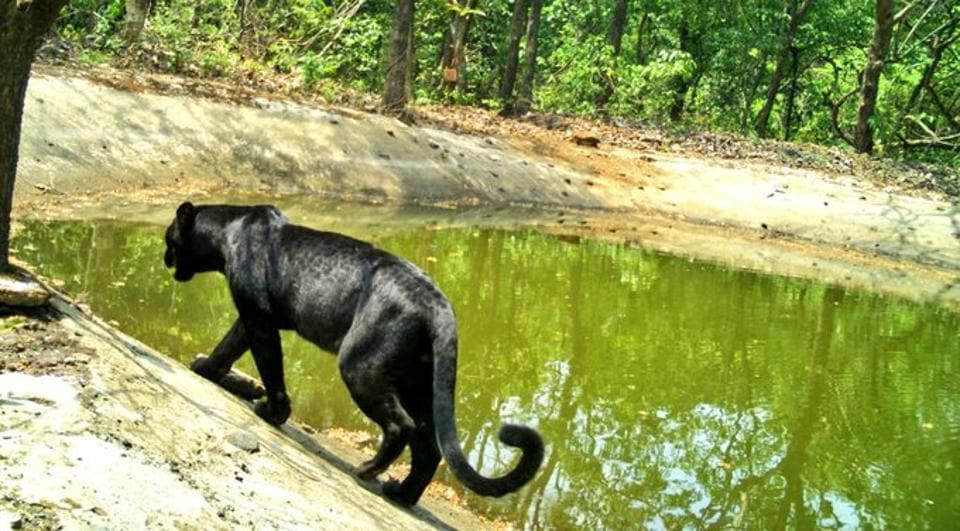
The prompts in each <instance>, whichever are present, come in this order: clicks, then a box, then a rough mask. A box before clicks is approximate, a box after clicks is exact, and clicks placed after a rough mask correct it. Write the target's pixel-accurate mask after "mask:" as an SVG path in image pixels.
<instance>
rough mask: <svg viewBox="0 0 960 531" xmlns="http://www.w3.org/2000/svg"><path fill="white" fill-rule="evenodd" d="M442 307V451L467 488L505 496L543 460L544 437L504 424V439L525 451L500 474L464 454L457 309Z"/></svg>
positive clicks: (436, 322)
mask: <svg viewBox="0 0 960 531" xmlns="http://www.w3.org/2000/svg"><path fill="white" fill-rule="evenodd" d="M441 306H442V307H441V308H439V309H438V313H439V314H441V315H439V316H438V317H439V318H435V319H433V320H432V321H433V324H432V328H431V331H430V332H431V336H432V340H433V420H434V423H435V424H436V429H437V439H438V440H439V442H440V452H441V453H442V454H443V458H444V459H446V460H447V465H448V466H449V467H450V470H452V471H453V475H454V476H456V477H457V479H458V480H460V482H461V483H463V484H464V485H466V487H467V488H469V489H470V490H472V491H473V492H476V493H477V494H480V495H483V496H503V495H504V494H508V493H511V492H513V491H515V490H517V489H519V488H520V487H522V486H524V485H525V484H526V483H527V482H528V481H530V479H532V478H533V476H534V474H536V473H537V469H539V468H540V464H541V463H542V462H543V439H541V438H540V434H539V433H537V432H536V431H535V430H533V429H532V428H528V427H527V426H519V425H516V424H504V425H503V427H501V428H500V433H499V437H500V441H502V442H503V443H504V444H507V445H510V446H514V447H517V448H519V449H520V450H521V451H522V452H523V455H522V456H521V457H520V462H519V463H517V466H516V467H514V469H513V470H511V471H510V472H508V473H507V474H506V475H504V476H500V477H498V478H488V477H484V476H481V475H480V473H479V472H477V471H476V470H475V469H474V468H473V467H472V466H470V463H468V462H467V460H466V457H464V455H463V449H462V448H461V447H460V439H459V437H458V436H457V422H456V416H455V414H454V389H455V386H456V380H457V331H456V324H455V321H454V316H453V310H452V308H450V306H449V304H443V305H441Z"/></svg>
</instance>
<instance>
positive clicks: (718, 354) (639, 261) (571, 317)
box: [15, 222, 960, 529]
mask: <svg viewBox="0 0 960 531" xmlns="http://www.w3.org/2000/svg"><path fill="white" fill-rule="evenodd" d="M334 228H335V229H338V230H349V229H350V227H334ZM161 234H162V229H161V228H159V227H153V226H132V225H121V224H115V223H42V222H31V223H28V224H26V225H25V226H24V227H23V228H22V229H21V230H20V231H19V232H18V234H17V237H16V241H15V247H17V248H18V249H19V256H20V258H21V259H23V260H25V261H27V262H30V263H33V264H35V265H36V266H37V267H38V268H39V269H40V270H41V271H43V272H44V273H45V274H47V275H49V276H51V277H56V278H61V279H64V280H65V281H66V283H67V289H68V290H69V291H71V292H72V293H74V294H79V295H81V296H82V297H83V298H84V299H85V300H86V301H87V302H88V303H89V304H90V305H91V306H92V307H93V308H94V309H95V310H96V311H97V312H98V313H100V314H101V315H103V316H105V317H106V318H107V319H113V320H116V321H117V322H118V323H119V325H120V327H121V328H122V329H124V330H125V331H127V332H128V333H130V334H132V335H134V336H136V337H138V338H140V339H141V340H143V341H145V342H146V343H148V344H151V345H154V346H156V347H158V348H160V349H161V350H163V351H165V352H168V353H171V354H173V355H175V356H180V357H181V358H182V359H184V360H187V359H189V358H191V357H192V356H193V354H194V353H196V352H202V351H206V350H209V349H210V348H212V346H213V345H214V344H215V343H216V341H217V340H218V339H219V337H220V335H221V334H222V333H223V332H224V331H225V330H226V329H227V327H229V325H230V323H231V322H232V320H233V319H234V312H233V309H232V305H231V303H230V299H229V294H228V293H227V291H226V289H225V286H224V284H223V281H222V279H221V278H219V277H217V276H215V275H201V276H199V277H197V278H196V279H195V280H194V281H192V282H190V283H187V284H176V283H173V282H172V281H171V280H170V276H169V272H168V271H166V270H164V268H163V266H162V261H161V259H160V257H161V256H162V251H163V243H162V237H161ZM361 236H364V237H367V238H372V239H375V240H377V241H378V243H379V244H381V245H382V246H384V247H386V248H388V249H390V250H393V251H395V252H397V253H399V254H402V255H403V256H406V257H408V258H410V259H411V260H413V261H414V262H416V263H418V264H420V265H421V266H422V267H424V268H425V269H426V270H427V271H428V272H429V273H430V274H431V275H433V276H434V277H435V278H436V279H437V280H438V282H439V283H440V285H441V286H442V287H443V289H444V290H445V291H446V293H447V294H448V296H449V297H450V298H451V299H452V300H453V301H454V303H455V306H456V309H457V313H458V318H459V321H460V326H461V352H462V354H461V364H460V372H459V387H458V400H459V406H458V418H459V424H460V426H461V429H462V431H461V435H462V437H463V439H464V446H465V449H466V451H467V452H468V455H469V458H470V460H471V462H472V463H478V464H479V467H480V469H481V470H483V471H484V472H485V473H487V474H493V473H496V472H497V471H502V470H504V469H506V468H507V467H508V466H509V463H510V461H511V459H513V458H514V457H515V456H514V455H512V454H511V453H510V452H509V450H506V449H505V448H504V447H503V446H502V445H500V444H499V443H498V442H497V441H496V438H495V431H496V428H497V427H498V426H499V425H500V423H501V419H503V420H508V421H514V422H521V423H525V424H531V425H534V426H537V427H538V428H539V429H540V430H541V431H542V432H543V435H544V437H545V439H546V440H547V442H548V453H547V457H546V460H545V463H544V466H543V470H542V472H541V473H540V474H539V475H538V476H537V477H536V478H535V479H534V480H533V482H532V483H531V485H530V486H528V487H527V488H526V489H524V490H522V491H521V492H519V493H517V494H514V495H512V496H508V497H507V498H505V499H502V500H486V499H481V498H478V497H473V496H468V499H469V501H470V503H471V504H473V505H474V506H475V507H477V508H478V510H482V511H485V512H488V513H491V514H494V515H504V516H506V517H507V518H509V519H512V520H514V521H517V522H521V523H522V525H524V526H526V527H533V528H537V527H551V528H635V527H637V526H645V527H651V528H660V527H666V528H690V529H693V528H728V527H748V528H784V527H803V528H813V527H817V528H819V527H868V526H869V527H909V528H914V527H934V528H944V527H950V526H952V525H953V524H954V522H956V521H958V518H960V495H958V492H957V488H956V486H957V485H960V473H958V467H960V407H958V406H960V379H958V377H957V371H958V367H960V347H958V344H960V342H958V339H960V338H958V334H960V332H958V331H960V319H958V316H957V315H956V314H953V313H949V312H947V311H944V310H941V309H938V308H936V307H932V306H923V305H917V304H913V303H910V302H905V301H901V300H894V299H888V298H883V297H881V296H877V295H871V294H865V293H855V292H844V291H842V290H840V289H838V288H834V287H827V286H823V285H819V284H816V283H812V282H804V281H796V280H792V279H787V278H779V277H769V276H760V275H755V274H750V273H745V272H740V271H735V270H729V269H722V268H716V267H712V266H709V265H705V264H702V263H697V262H689V261H687V260H683V259H678V258H673V257H666V256H660V255H656V254H650V253H645V252H643V251H639V250H635V249H629V248H624V247H621V246H615V245H608V244H604V243H600V242H594V241H582V242H578V243H577V242H574V243H570V242H563V241H560V240H557V239H555V238H552V237H549V236H545V235H541V234H537V233H533V232H519V233H517V232H512V233H511V232H501V231H490V230H445V231H434V230H428V229H422V230H413V231H410V232H406V233H402V234H397V235H390V236H384V237H377V236H376V235H371V234H361ZM284 342H285V343H284V344H285V348H286V351H287V353H288V358H287V374H288V378H289V379H290V382H289V387H290V389H291V390H292V392H293V393H294V394H295V396H294V401H295V403H294V411H295V414H296V415H297V416H299V417H300V418H302V419H305V420H307V421H309V422H311V423H313V424H315V425H317V426H319V427H327V426H341V427H346V428H353V429H367V430H370V431H375V430H373V427H372V426H371V425H370V424H369V423H367V422H366V420H365V419H363V417H362V416H361V415H360V414H359V413H358V412H357V410H356V407H355V406H354V405H353V404H352V403H351V401H350V399H349V397H348V396H347V394H346V392H345V391H344V389H343V385H342V384H341V383H340V381H339V378H338V376H337V370H336V366H335V362H334V359H333V357H332V356H327V355H321V354H319V353H318V352H317V350H316V349H315V348H313V347H311V346H309V345H306V344H304V342H302V341H300V340H298V339H296V338H294V337H292V336H290V335H286V336H284ZM247 368H248V370H253V367H252V364H250V365H248V366H247ZM453 483H454V484H455V482H453Z"/></svg>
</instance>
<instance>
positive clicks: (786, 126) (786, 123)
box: [782, 47, 800, 141]
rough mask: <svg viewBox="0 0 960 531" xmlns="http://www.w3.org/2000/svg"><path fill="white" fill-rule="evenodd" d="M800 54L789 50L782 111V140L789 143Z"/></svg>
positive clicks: (795, 50) (794, 48)
mask: <svg viewBox="0 0 960 531" xmlns="http://www.w3.org/2000/svg"><path fill="white" fill-rule="evenodd" d="M799 56H800V52H799V50H797V48H796V47H791V48H790V88H789V89H788V90H787V105H786V108H785V109H784V110H783V125H782V128H783V139H784V140H785V141H789V140H790V137H791V136H792V135H793V108H794V104H795V103H796V99H797V84H798V78H799V77H800V57H799Z"/></svg>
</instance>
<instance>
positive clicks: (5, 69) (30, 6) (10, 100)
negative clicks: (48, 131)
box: [0, 0, 66, 270]
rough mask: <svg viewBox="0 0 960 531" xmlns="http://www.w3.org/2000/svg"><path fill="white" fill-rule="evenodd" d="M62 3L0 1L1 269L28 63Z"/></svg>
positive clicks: (5, 262)
mask: <svg viewBox="0 0 960 531" xmlns="http://www.w3.org/2000/svg"><path fill="white" fill-rule="evenodd" d="M65 3H66V0H49V1H45V2H42V1H34V2H23V1H20V0H4V1H0V50H3V53H0V72H2V74H0V270H6V269H8V268H9V265H10V210H11V209H12V207H13V187H14V182H15V181H16V178H17V161H18V160H19V156H20V125H21V122H22V118H23V100H24V97H25V96H26V93H27V81H28V80H29V78H30V65H31V64H32V63H33V58H34V56H35V55H36V53H37V49H38V48H39V47H40V44H42V43H43V38H44V36H45V35H46V34H47V31H48V30H49V29H50V26H51V25H53V22H54V20H56V18H57V14H58V13H59V12H60V8H61V7H63V5H64V4H65Z"/></svg>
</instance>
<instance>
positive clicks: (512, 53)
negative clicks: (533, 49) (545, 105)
mask: <svg viewBox="0 0 960 531" xmlns="http://www.w3.org/2000/svg"><path fill="white" fill-rule="evenodd" d="M526 23H527V3H526V0H514V2H513V22H511V23H510V40H509V41H508V44H507V57H506V60H505V61H504V64H505V66H504V69H503V80H502V82H501V83H500V101H502V102H503V111H502V113H503V114H513V106H514V99H513V86H514V85H515V84H516V82H517V64H518V62H519V56H520V39H522V38H523V27H524V26H525V25H526Z"/></svg>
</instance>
